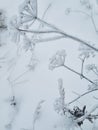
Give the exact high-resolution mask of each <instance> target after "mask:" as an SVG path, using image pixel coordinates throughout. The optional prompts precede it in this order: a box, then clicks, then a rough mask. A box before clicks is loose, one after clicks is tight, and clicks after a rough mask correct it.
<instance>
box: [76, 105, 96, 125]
mask: <svg viewBox="0 0 98 130" xmlns="http://www.w3.org/2000/svg"><path fill="white" fill-rule="evenodd" d="M96 109H98V104H97V105H95V106H94V107H93V108H92V109H91V110H90V111H89V112H87V113H85V115H84V116H82V117H81V118H78V119H77V120H76V122H77V123H78V122H81V121H84V120H85V119H87V118H88V117H89V115H90V114H91V113H92V112H94V111H95V110H96Z"/></svg>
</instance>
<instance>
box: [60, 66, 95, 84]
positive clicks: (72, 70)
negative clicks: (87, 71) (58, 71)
mask: <svg viewBox="0 0 98 130" xmlns="http://www.w3.org/2000/svg"><path fill="white" fill-rule="evenodd" d="M62 66H63V67H64V68H66V69H68V70H70V71H71V72H73V73H75V74H77V75H79V76H82V78H84V79H85V80H87V81H89V82H90V83H92V84H94V85H96V83H94V82H93V81H92V80H90V79H89V78H87V77H86V76H84V75H81V73H79V72H77V71H75V70H74V69H72V68H70V67H68V66H66V65H62Z"/></svg>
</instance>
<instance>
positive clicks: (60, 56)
mask: <svg viewBox="0 0 98 130" xmlns="http://www.w3.org/2000/svg"><path fill="white" fill-rule="evenodd" d="M65 57H66V51H65V50H61V51H57V52H56V54H55V55H54V56H53V57H52V58H51V59H50V64H49V69H50V70H53V69H55V68H57V67H60V66H63V65H64V63H65Z"/></svg>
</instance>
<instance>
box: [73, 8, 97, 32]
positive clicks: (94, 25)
mask: <svg viewBox="0 0 98 130" xmlns="http://www.w3.org/2000/svg"><path fill="white" fill-rule="evenodd" d="M71 12H73V13H74V12H75V13H81V14H84V15H86V16H88V17H89V18H90V19H91V22H92V24H93V27H94V29H95V32H98V30H97V28H96V24H95V21H94V18H93V14H92V12H91V14H90V15H89V14H88V13H86V12H84V11H81V10H72V11H71Z"/></svg>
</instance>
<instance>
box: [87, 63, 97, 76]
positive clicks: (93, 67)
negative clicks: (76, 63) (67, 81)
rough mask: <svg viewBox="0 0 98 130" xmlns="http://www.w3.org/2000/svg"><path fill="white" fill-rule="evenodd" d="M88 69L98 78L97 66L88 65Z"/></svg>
mask: <svg viewBox="0 0 98 130" xmlns="http://www.w3.org/2000/svg"><path fill="white" fill-rule="evenodd" d="M86 69H87V70H88V72H90V71H92V72H93V73H94V74H95V75H97V76H98V67H97V66H96V65H95V64H88V65H87V66H86Z"/></svg>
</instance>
